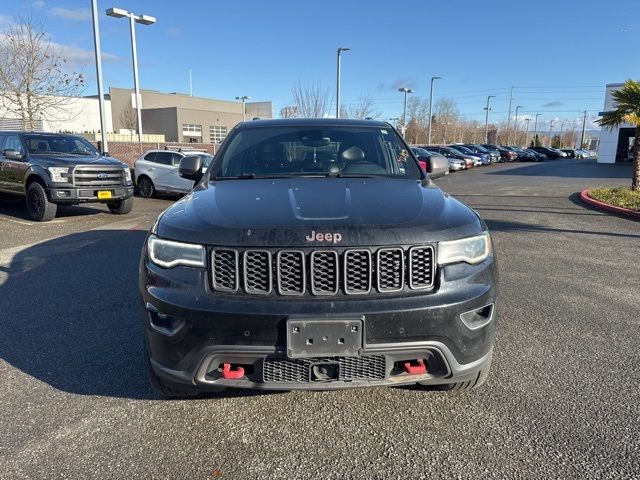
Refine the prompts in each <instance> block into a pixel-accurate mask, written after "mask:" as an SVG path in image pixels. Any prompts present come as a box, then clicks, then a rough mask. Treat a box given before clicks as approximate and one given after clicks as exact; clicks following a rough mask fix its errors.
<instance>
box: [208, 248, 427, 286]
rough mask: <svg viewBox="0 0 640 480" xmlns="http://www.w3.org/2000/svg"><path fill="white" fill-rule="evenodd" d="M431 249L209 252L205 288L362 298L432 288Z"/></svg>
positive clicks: (227, 250)
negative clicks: (209, 284)
mask: <svg viewBox="0 0 640 480" xmlns="http://www.w3.org/2000/svg"><path fill="white" fill-rule="evenodd" d="M435 258H436V255H435V248H434V246H433V245H414V246H406V247H382V248H372V249H369V248H338V249H329V248H327V249H319V250H294V249H281V250H280V249H236V248H218V247H215V248H212V250H211V257H210V266H211V277H210V282H211V288H212V290H214V291H218V292H225V293H240V292H242V293H247V294H251V295H270V294H272V293H276V294H278V295H282V296H303V295H315V296H333V295H339V294H344V295H366V294H368V293H371V292H372V291H377V292H379V293H382V294H387V293H394V292H401V291H407V292H409V291H416V290H422V291H429V290H433V289H434V288H435V278H436V264H435Z"/></svg>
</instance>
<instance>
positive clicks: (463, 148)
mask: <svg viewBox="0 0 640 480" xmlns="http://www.w3.org/2000/svg"><path fill="white" fill-rule="evenodd" d="M449 148H453V149H454V150H457V151H459V152H461V153H466V154H467V155H473V152H472V151H471V150H469V149H468V148H465V147H463V146H460V145H455V146H452V147H449Z"/></svg>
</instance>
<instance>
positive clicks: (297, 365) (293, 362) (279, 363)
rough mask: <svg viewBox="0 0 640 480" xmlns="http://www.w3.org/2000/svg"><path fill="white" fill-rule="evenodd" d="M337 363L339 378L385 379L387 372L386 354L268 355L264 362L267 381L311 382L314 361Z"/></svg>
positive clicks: (263, 372)
mask: <svg viewBox="0 0 640 480" xmlns="http://www.w3.org/2000/svg"><path fill="white" fill-rule="evenodd" d="M327 362H328V363H337V364H338V366H339V368H338V380H341V381H348V380H383V379H384V378H385V375H386V373H387V363H386V359H385V357H384V355H366V356H362V357H328V358H305V359H289V358H274V357H267V358H266V359H265V360H264V362H263V364H262V381H263V382H265V383H306V382H310V381H311V379H310V373H309V372H310V367H311V365H312V364H314V363H327Z"/></svg>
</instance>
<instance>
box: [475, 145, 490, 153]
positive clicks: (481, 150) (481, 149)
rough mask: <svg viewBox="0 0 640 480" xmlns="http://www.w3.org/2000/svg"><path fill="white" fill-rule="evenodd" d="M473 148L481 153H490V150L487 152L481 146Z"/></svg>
mask: <svg viewBox="0 0 640 480" xmlns="http://www.w3.org/2000/svg"><path fill="white" fill-rule="evenodd" d="M472 147H473V148H475V149H476V150H478V151H479V152H480V153H489V150H487V149H486V148H484V147H481V146H480V145H472Z"/></svg>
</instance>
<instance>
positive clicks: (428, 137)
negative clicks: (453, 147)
mask: <svg viewBox="0 0 640 480" xmlns="http://www.w3.org/2000/svg"><path fill="white" fill-rule="evenodd" d="M441 78H442V77H431V92H430V93H429V133H428V134H427V143H428V144H429V145H431V120H432V118H433V117H432V116H431V109H432V107H433V82H435V81H436V80H440V79H441Z"/></svg>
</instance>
